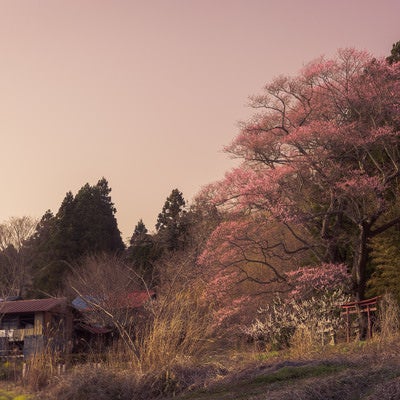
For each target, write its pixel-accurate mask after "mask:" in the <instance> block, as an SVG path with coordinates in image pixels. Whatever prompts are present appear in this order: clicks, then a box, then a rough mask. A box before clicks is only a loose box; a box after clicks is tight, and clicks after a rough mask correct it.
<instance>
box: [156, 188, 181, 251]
mask: <svg viewBox="0 0 400 400" xmlns="http://www.w3.org/2000/svg"><path fill="white" fill-rule="evenodd" d="M185 206H186V202H185V199H184V198H183V195H182V193H181V192H180V191H179V190H178V189H174V190H172V192H171V194H170V195H169V196H168V197H167V200H166V201H165V203H164V206H163V208H162V211H161V213H160V214H158V218H157V224H156V229H157V238H158V241H159V242H160V244H161V245H162V247H164V248H165V249H167V250H169V251H175V250H181V249H183V247H184V246H185V241H186V233H187V225H188V219H187V218H186V217H187V211H186V209H185Z"/></svg>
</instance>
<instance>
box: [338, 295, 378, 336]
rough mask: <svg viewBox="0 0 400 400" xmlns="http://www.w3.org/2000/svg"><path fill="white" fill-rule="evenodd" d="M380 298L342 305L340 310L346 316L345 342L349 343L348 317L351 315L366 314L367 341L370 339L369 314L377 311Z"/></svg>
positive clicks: (370, 324) (370, 320) (370, 325)
mask: <svg viewBox="0 0 400 400" xmlns="http://www.w3.org/2000/svg"><path fill="white" fill-rule="evenodd" d="M380 298H381V297H380V296H377V297H372V298H371V299H367V300H362V301H353V302H351V303H346V304H342V305H341V306H340V308H341V309H342V315H345V316H346V337H347V342H350V315H352V314H360V313H366V314H367V321H368V331H367V335H368V339H370V338H371V337H372V319H371V313H372V312H374V311H376V310H377V309H378V301H379V300H380Z"/></svg>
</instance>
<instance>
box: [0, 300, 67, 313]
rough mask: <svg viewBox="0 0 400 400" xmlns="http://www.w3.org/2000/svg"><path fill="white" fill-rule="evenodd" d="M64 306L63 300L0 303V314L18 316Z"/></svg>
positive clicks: (64, 301)
mask: <svg viewBox="0 0 400 400" xmlns="http://www.w3.org/2000/svg"><path fill="white" fill-rule="evenodd" d="M61 304H66V300H65V299H54V298H50V299H34V300H17V301H5V302H0V314H20V313H31V312H40V311H50V310H51V309H53V308H54V307H57V306H59V305H61Z"/></svg>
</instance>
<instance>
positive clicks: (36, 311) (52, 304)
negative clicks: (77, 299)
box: [0, 298, 72, 356]
mask: <svg viewBox="0 0 400 400" xmlns="http://www.w3.org/2000/svg"><path fill="white" fill-rule="evenodd" d="M71 332H72V314H71V310H70V308H69V307H68V306H67V301H66V299H64V298H48V299H33V300H15V301H2V302H0V354H2V355H7V354H10V353H16V354H18V353H19V354H21V353H22V354H23V355H24V356H29V355H32V354H34V353H37V352H41V351H43V350H44V349H45V348H46V346H51V349H52V350H57V351H63V352H65V351H68V350H69V349H68V344H69V341H70V338H71Z"/></svg>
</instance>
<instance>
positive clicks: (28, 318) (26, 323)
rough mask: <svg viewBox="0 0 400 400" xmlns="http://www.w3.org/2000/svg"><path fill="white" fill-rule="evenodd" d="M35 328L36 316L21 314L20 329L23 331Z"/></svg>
mask: <svg viewBox="0 0 400 400" xmlns="http://www.w3.org/2000/svg"><path fill="white" fill-rule="evenodd" d="M34 326H35V314H34V313H30V314H21V316H20V327H21V329H31V328H33V327H34Z"/></svg>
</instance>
